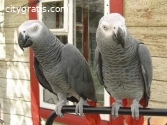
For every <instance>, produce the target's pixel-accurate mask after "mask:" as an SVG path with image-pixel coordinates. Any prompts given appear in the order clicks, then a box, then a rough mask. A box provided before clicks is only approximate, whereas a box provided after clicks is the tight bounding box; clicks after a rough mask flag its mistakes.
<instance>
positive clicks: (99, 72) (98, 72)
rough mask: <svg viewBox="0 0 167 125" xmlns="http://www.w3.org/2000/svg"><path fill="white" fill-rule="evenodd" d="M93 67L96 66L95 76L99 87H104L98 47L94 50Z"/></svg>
mask: <svg viewBox="0 0 167 125" xmlns="http://www.w3.org/2000/svg"><path fill="white" fill-rule="evenodd" d="M95 66H96V75H97V78H98V80H99V82H100V84H101V85H104V81H103V73H102V59H101V53H100V52H99V49H98V47H96V49H95Z"/></svg>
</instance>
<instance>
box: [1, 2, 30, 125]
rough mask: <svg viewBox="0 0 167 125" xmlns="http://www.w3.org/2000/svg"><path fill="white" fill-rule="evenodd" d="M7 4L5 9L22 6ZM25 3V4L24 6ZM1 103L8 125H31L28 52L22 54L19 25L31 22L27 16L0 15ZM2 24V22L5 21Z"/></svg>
mask: <svg viewBox="0 0 167 125" xmlns="http://www.w3.org/2000/svg"><path fill="white" fill-rule="evenodd" d="M10 1H11V0H8V1H5V0H4V3H3V4H1V5H3V6H4V7H3V8H5V7H8V6H9V7H10V5H13V6H20V5H17V4H19V3H20V1H19V2H16V1H11V2H10ZM21 4H23V3H21ZM0 14H1V15H0V20H2V21H3V23H1V25H0V103H1V104H2V109H1V111H2V112H1V118H2V119H3V120H4V123H5V125H19V124H22V125H23V124H26V125H31V124H32V122H31V110H30V75H29V50H28V49H26V50H25V52H24V53H23V52H22V50H21V49H20V48H19V46H18V44H17V39H18V33H17V29H18V26H19V25H20V24H21V23H22V22H24V21H25V20H28V13H27V14H24V15H23V14H17V13H14V12H4V11H3V13H0ZM2 21H1V22H2Z"/></svg>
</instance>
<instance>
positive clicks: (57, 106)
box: [55, 100, 66, 117]
mask: <svg viewBox="0 0 167 125" xmlns="http://www.w3.org/2000/svg"><path fill="white" fill-rule="evenodd" d="M64 105H66V102H65V101H64V100H62V101H60V102H59V103H58V104H57V105H56V109H55V112H56V114H57V115H58V116H60V117H63V113H62V112H61V109H62V107H63V106H64Z"/></svg>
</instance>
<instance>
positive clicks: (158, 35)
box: [128, 27, 167, 57]
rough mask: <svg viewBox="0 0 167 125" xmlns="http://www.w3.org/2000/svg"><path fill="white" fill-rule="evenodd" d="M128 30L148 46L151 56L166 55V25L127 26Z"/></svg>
mask: <svg viewBox="0 0 167 125" xmlns="http://www.w3.org/2000/svg"><path fill="white" fill-rule="evenodd" d="M128 30H129V32H130V33H131V34H132V36H134V37H135V38H137V39H139V40H140V41H142V42H143V43H145V44H146V45H147V46H148V48H149V50H150V53H151V56H156V57H167V27H128Z"/></svg>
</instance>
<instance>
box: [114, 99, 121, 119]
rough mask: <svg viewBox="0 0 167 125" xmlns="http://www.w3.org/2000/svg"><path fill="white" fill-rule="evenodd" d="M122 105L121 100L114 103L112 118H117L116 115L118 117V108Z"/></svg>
mask: <svg viewBox="0 0 167 125" xmlns="http://www.w3.org/2000/svg"><path fill="white" fill-rule="evenodd" d="M120 107H122V101H121V100H116V101H115V102H114V103H113V104H112V111H111V114H112V118H113V119H115V118H116V117H118V110H119V108H120Z"/></svg>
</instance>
